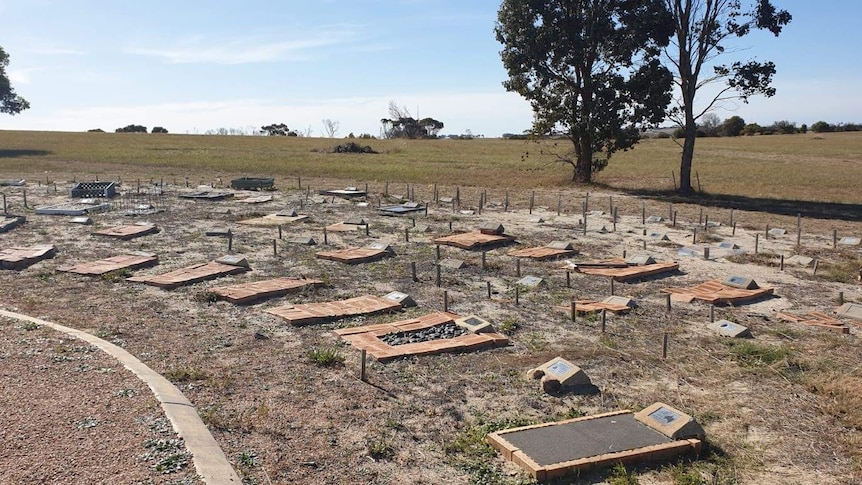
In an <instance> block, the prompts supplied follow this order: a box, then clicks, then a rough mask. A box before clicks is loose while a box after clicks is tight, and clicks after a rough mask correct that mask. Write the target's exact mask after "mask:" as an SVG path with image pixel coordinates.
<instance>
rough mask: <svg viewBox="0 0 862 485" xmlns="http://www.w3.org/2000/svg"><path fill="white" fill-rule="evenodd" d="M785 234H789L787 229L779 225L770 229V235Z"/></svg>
mask: <svg viewBox="0 0 862 485" xmlns="http://www.w3.org/2000/svg"><path fill="white" fill-rule="evenodd" d="M785 234H787V231H786V230H784V229H779V228H777V227H776V228H775V229H770V230H769V235H770V236H776V237H777V236H783V235H785Z"/></svg>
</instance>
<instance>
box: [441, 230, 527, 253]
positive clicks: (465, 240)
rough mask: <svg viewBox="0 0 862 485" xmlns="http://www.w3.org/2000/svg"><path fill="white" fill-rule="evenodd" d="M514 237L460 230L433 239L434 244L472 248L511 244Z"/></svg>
mask: <svg viewBox="0 0 862 485" xmlns="http://www.w3.org/2000/svg"><path fill="white" fill-rule="evenodd" d="M514 240H515V238H514V237H513V236H508V235H506V234H486V233H484V232H482V231H473V232H462V233H458V234H450V235H448V236H443V237H438V238H436V239H434V244H442V245H445V246H454V247H456V248H461V249H467V250H473V249H478V248H489V247H498V246H505V245H507V244H511V243H512V242H513V241H514Z"/></svg>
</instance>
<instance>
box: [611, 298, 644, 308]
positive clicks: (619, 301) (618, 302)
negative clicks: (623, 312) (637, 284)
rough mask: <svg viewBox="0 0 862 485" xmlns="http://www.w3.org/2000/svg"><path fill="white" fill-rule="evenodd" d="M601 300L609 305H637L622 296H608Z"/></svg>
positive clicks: (634, 306) (635, 306) (630, 306)
mask: <svg viewBox="0 0 862 485" xmlns="http://www.w3.org/2000/svg"><path fill="white" fill-rule="evenodd" d="M602 301H603V302H604V303H608V304H611V305H625V306H627V307H629V308H637V306H638V303H637V302H636V301H634V300H632V299H631V298H626V297H624V296H609V297H607V298H605V299H604V300H602Z"/></svg>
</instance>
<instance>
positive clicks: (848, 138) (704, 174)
mask: <svg viewBox="0 0 862 485" xmlns="http://www.w3.org/2000/svg"><path fill="white" fill-rule="evenodd" d="M342 141H343V140H337V139H327V138H294V137H289V138H288V137H240V136H211V135H207V136H204V135H173V134H170V135H146V134H115V133H62V132H27V131H0V171H2V173H3V174H4V176H14V175H15V174H18V173H20V174H22V175H30V176H32V175H33V174H35V173H45V172H47V175H48V176H49V178H54V179H55V180H62V178H60V177H63V176H67V175H71V176H75V175H77V176H78V177H80V178H86V177H87V176H101V177H102V178H109V177H112V176H116V174H117V173H124V174H127V175H129V174H135V173H137V175H138V176H141V177H146V176H171V175H173V176H175V177H183V176H191V175H195V176H197V175H198V174H200V173H206V174H211V175H213V176H214V177H215V176H224V177H230V176H234V175H267V176H276V177H294V176H297V175H300V176H303V177H316V178H332V179H343V180H357V181H378V182H382V181H389V182H409V183H415V184H432V183H439V184H443V185H466V186H481V187H486V188H490V189H500V188H508V189H513V190H519V189H522V190H525V189H529V188H536V187H542V188H557V187H559V188H563V187H570V186H571V185H572V182H571V181H570V178H571V168H570V167H569V166H568V165H565V164H560V163H556V162H554V160H555V157H554V155H553V153H554V152H555V151H556V152H563V151H565V149H566V148H567V146H566V144H565V142H563V141H560V142H559V144H557V145H555V142H553V141H545V142H542V143H540V144H538V143H534V142H529V141H515V140H499V139H476V140H357V141H360V142H363V143H367V144H368V145H370V146H371V147H372V148H374V149H375V150H377V151H379V152H380V154H377V155H350V154H334V153H327V151H326V150H327V149H328V148H330V147H332V146H333V145H336V144H338V143H340V142H342ZM679 153H680V148H679V146H677V145H676V144H675V142H674V141H673V140H670V139H648V140H644V141H642V142H641V143H640V144H639V145H638V146H637V148H636V149H635V150H631V151H628V152H625V153H620V154H617V155H615V156H614V157H613V159H612V160H611V163H610V165H609V166H608V168H607V169H606V170H605V171H604V172H601V173H600V174H598V176H597V177H596V183H597V184H599V185H601V186H605V187H608V188H611V189H619V190H625V191H641V190H645V191H652V192H655V191H659V192H660V191H668V190H671V189H672V188H673V178H672V177H673V176H672V175H671V174H672V172H674V171H676V172H678V170H679ZM69 162H75V163H74V165H73V164H70V163H69ZM73 166H74V168H73ZM82 170H83V171H86V172H88V173H81V172H80V171H82ZM75 171H78V173H77V174H75V173H74V172H75ZM694 171H695V172H696V174H697V175H698V176H699V180H700V185H701V187H702V190H703V191H704V192H705V193H708V194H710V195H712V196H729V197H744V198H749V199H776V200H793V201H811V202H828V203H842V204H860V203H862V190H860V189H862V133H830V134H813V133H808V134H798V135H774V136H756V137H739V138H703V139H699V140H698V143H697V148H696V153H695V163H694ZM677 176H678V175H677ZM692 183H693V185H695V186H697V184H698V181H697V179H694V180H692Z"/></svg>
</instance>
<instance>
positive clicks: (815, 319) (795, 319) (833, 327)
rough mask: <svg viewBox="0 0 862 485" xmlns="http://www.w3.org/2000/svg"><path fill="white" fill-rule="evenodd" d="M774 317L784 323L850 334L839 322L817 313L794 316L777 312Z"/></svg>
mask: <svg viewBox="0 0 862 485" xmlns="http://www.w3.org/2000/svg"><path fill="white" fill-rule="evenodd" d="M775 316H776V317H778V318H780V319H781V320H784V321H785V322H792V323H801V324H804V325H810V326H812V327H820V328H824V329H826V330H829V331H832V332H836V333H842V334H846V333H850V327H848V326H847V324H845V323H844V322H842V321H841V320H838V319H837V318H834V317H830V316H829V315H826V314H823V313H819V312H809V313H806V314H804V315H796V314H793V313H789V312H778V313H776V314H775Z"/></svg>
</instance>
